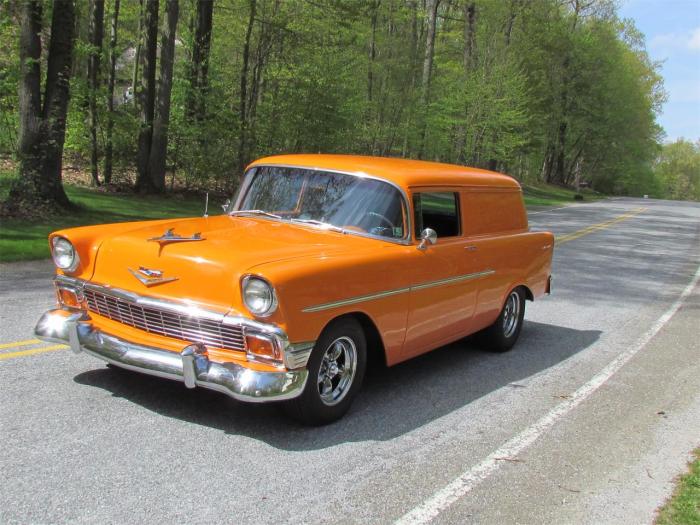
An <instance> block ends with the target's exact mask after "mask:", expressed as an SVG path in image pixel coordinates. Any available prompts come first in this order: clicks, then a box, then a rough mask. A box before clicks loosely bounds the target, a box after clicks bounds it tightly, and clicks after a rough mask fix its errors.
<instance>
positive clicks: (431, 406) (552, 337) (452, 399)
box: [74, 321, 601, 451]
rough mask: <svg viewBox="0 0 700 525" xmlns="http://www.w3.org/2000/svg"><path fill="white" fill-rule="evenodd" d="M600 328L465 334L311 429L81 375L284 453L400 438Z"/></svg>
mask: <svg viewBox="0 0 700 525" xmlns="http://www.w3.org/2000/svg"><path fill="white" fill-rule="evenodd" d="M600 334H601V332H600V331H597V330H575V329H572V328H566V327H562V326H555V325H550V324H543V323H536V322H530V321H528V322H526V323H525V326H524V329H523V332H522V334H521V339H520V341H519V342H518V345H517V346H516V348H515V349H514V350H512V351H511V352H508V353H504V354H494V353H489V352H485V351H482V350H480V349H479V348H478V347H477V346H476V344H475V343H474V342H473V341H472V340H471V339H470V338H467V339H464V340H461V341H458V342H456V343H453V344H451V345H448V346H445V347H443V348H440V349H438V350H435V351H433V352H430V353H429V354H426V355H423V356H420V357H418V358H416V359H412V360H411V361H408V362H405V363H402V364H399V365H397V366H395V367H392V368H388V369H381V370H375V371H373V372H372V373H370V374H368V375H367V377H366V378H365V383H364V385H363V388H362V391H361V393H360V395H359V396H358V398H357V399H356V400H355V403H354V405H353V407H352V408H351V410H350V412H349V413H348V414H347V415H346V416H345V418H343V419H342V420H340V421H338V422H336V423H334V424H332V425H328V426H325V427H317V428H308V427H304V426H301V425H299V424H297V423H295V422H294V421H291V420H289V419H287V418H286V417H284V416H283V415H282V414H281V413H280V412H279V411H278V410H277V409H276V407H275V406H274V405H271V404H265V405H256V404H247V403H239V402H236V401H234V400H232V399H229V398H227V397H225V396H223V395H221V394H218V393H215V392H211V391H208V390H205V389H201V388H199V389H195V390H187V389H185V388H184V386H183V384H182V383H178V382H174V381H169V380H165V379H159V378H156V377H151V376H146V375H142V374H138V373H132V372H128V371H125V370H121V369H117V368H100V369H96V370H91V371H88V372H83V373H81V374H79V375H77V376H76V377H75V378H74V380H75V382H77V383H79V384H81V385H87V386H91V387H97V388H102V389H105V390H107V391H109V392H111V393H112V395H113V396H115V397H120V398H123V399H126V400H129V401H130V402H132V403H136V404H138V405H140V406H142V407H144V408H146V409H148V410H152V411H154V412H157V413H159V414H161V415H163V416H166V417H172V418H177V419H180V420H183V421H186V422H189V423H192V424H196V425H203V426H206V427H210V428H213V429H218V430H221V431H224V432H226V433H229V434H234V435H243V436H247V437H249V438H252V439H258V440H261V441H263V442H266V443H268V444H269V445H271V446H274V447H277V448H280V449H283V450H292V451H299V450H316V449H323V448H327V447H332V446H334V445H338V444H341V443H345V442H348V441H384V440H390V439H393V438H396V437H399V436H401V435H403V434H405V433H407V432H409V431H411V430H414V429H416V428H419V427H421V426H423V425H425V424H427V423H429V422H431V421H433V420H435V419H438V418H440V417H442V416H444V415H446V414H449V413H451V412H453V411H454V410H457V409H459V408H462V407H464V406H465V405H467V404H469V403H471V402H472V401H474V400H476V399H479V398H481V397H483V396H485V395H487V394H489V393H491V392H493V391H495V390H498V389H500V388H502V387H506V386H508V385H514V386H516V387H525V388H527V384H524V385H523V384H522V383H523V382H525V380H527V378H529V377H531V376H533V375H535V374H537V373H539V372H542V371H543V370H546V369H548V368H550V367H553V366H555V365H557V364H559V363H561V362H563V361H565V360H566V359H568V358H570V357H571V356H573V355H575V354H577V353H578V352H581V351H582V350H585V349H586V348H588V347H590V346H591V345H593V344H594V343H595V342H596V341H597V340H598V339H599V337H600Z"/></svg>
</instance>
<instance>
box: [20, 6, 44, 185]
mask: <svg viewBox="0 0 700 525" xmlns="http://www.w3.org/2000/svg"><path fill="white" fill-rule="evenodd" d="M40 35H41V2H40V1H39V0H34V1H31V2H25V3H24V4H22V10H21V11H20V37H19V61H20V85H19V140H18V157H19V165H20V170H19V171H20V174H21V175H22V177H28V176H33V175H40V173H39V163H40V153H41V149H40V147H41V133H42V129H41V128H42V126H41V124H42V123H41V36H40ZM36 186H37V187H40V186H41V183H40V181H37V184H36Z"/></svg>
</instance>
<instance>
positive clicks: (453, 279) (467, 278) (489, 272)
mask: <svg viewBox="0 0 700 525" xmlns="http://www.w3.org/2000/svg"><path fill="white" fill-rule="evenodd" d="M493 273H495V271H494V270H484V271H483V272H476V273H468V274H466V275H458V276H457V277H448V278H447V279H439V280H437V281H430V282H428V283H423V284H417V285H415V286H411V291H413V290H425V289H426V288H432V287H433V286H442V285H444V284H452V283H459V282H462V281H470V280H472V279H478V278H479V277H486V276H487V275H492V274H493Z"/></svg>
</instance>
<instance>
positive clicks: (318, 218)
mask: <svg viewBox="0 0 700 525" xmlns="http://www.w3.org/2000/svg"><path fill="white" fill-rule="evenodd" d="M248 176H249V177H252V180H251V182H250V185H249V186H248V189H247V191H246V193H245V196H244V197H243V200H242V201H241V204H240V206H239V210H238V211H234V212H232V213H234V214H235V213H238V214H241V213H243V211H244V210H250V211H251V212H252V213H256V214H259V215H261V216H267V217H272V218H277V219H283V220H290V221H294V222H301V223H308V224H315V225H328V226H332V227H335V228H342V229H343V230H345V231H350V232H355V233H360V234H370V235H375V236H379V237H387V238H391V239H403V238H404V237H405V234H406V229H405V227H404V216H405V210H404V207H403V199H402V198H401V193H400V192H399V190H398V189H396V188H395V187H394V186H392V185H390V184H388V183H386V182H383V181H380V180H375V179H368V178H364V177H359V176H354V175H347V174H343V173H332V172H326V171H318V170H310V169H304V168H288V167H277V166H261V167H256V168H252V170H251V172H249V173H248ZM263 212H265V213H263ZM273 216H276V217H273Z"/></svg>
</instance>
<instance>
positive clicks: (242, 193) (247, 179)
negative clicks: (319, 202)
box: [226, 164, 413, 245]
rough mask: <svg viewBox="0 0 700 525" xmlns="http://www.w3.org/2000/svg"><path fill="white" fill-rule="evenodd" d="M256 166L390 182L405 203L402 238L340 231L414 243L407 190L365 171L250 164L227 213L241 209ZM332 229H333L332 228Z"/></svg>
mask: <svg viewBox="0 0 700 525" xmlns="http://www.w3.org/2000/svg"><path fill="white" fill-rule="evenodd" d="M254 168H291V169H300V170H311V171H321V172H326V173H338V174H340V175H351V176H353V177H358V178H361V179H371V180H378V181H380V182H384V183H386V184H388V185H389V186H392V187H393V188H395V189H397V190H398V191H399V195H400V196H401V201H402V204H403V213H404V214H405V218H406V230H405V231H404V236H403V237H402V238H401V239H394V238H391V237H383V236H381V235H373V234H371V233H363V232H357V231H353V230H345V229H343V232H342V233H341V232H338V233H341V234H342V235H356V236H358V237H367V238H369V239H377V240H380V241H386V242H391V243H394V244H403V245H411V244H413V240H412V237H411V232H412V231H413V230H412V228H413V224H412V222H411V208H410V207H409V201H408V194H407V193H406V191H405V190H404V189H403V188H402V187H401V186H399V185H398V184H396V183H395V182H392V181H390V180H387V179H384V178H382V177H376V176H374V175H369V174H367V173H364V172H357V171H355V172H353V171H343V170H335V169H329V168H317V167H311V166H298V165H294V164H256V165H255V166H250V167H249V168H248V169H247V170H246V174H245V178H244V180H243V183H242V184H241V190H240V191H239V192H238V196H237V197H236V201H235V202H234V203H232V205H231V206H230V207H229V209H228V210H226V214H227V215H228V214H229V213H230V212H232V211H239V210H240V205H241V203H242V202H243V199H245V196H246V194H247V193H248V189H249V187H250V183H251V182H252V178H253V175H249V174H248V172H249V171H250V170H251V169H254ZM256 218H260V219H263V220H271V221H277V222H286V221H279V220H278V219H273V218H272V217H265V216H262V215H261V216H259V217H256ZM291 224H297V225H299V226H309V227H311V228H314V229H319V227H318V226H315V225H313V224H303V223H301V222H293V223H291ZM321 229H322V228H321ZM330 231H332V230H330Z"/></svg>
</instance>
